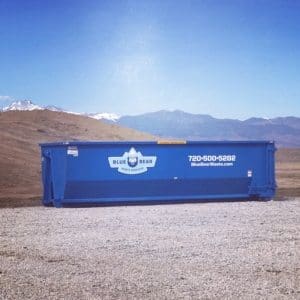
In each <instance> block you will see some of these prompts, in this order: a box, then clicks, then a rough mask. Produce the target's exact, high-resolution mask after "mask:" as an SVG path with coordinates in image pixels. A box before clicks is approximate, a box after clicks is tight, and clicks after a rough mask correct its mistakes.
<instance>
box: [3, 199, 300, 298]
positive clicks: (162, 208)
mask: <svg viewBox="0 0 300 300" xmlns="http://www.w3.org/2000/svg"><path fill="white" fill-rule="evenodd" d="M0 245H1V247H0V293H1V294H0V298H1V299H224V298H230V299H238V298H242V299H259V298H261V299H300V198H297V199H296V198H294V199H290V200H286V201H269V202H228V203H224V202H223V203H199V204H176V205H152V206H151V205H149V206H120V207H93V208H63V209H56V208H46V207H42V206H32V207H16V208H2V209H0Z"/></svg>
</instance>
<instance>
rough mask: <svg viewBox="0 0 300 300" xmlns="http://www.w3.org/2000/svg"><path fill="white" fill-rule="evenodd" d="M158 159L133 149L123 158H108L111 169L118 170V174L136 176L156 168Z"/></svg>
mask: <svg viewBox="0 0 300 300" xmlns="http://www.w3.org/2000/svg"><path fill="white" fill-rule="evenodd" d="M156 159H157V157H156V156H143V155H142V153H141V152H139V151H136V150H135V149H134V148H133V147H132V148H131V149H130V150H129V151H128V152H125V153H124V154H123V155H122V156H111V157H108V162H109V165H110V167H111V168H116V169H118V172H120V173H123V174H129V175H134V174H140V173H144V172H147V171H148V168H153V167H155V163H156Z"/></svg>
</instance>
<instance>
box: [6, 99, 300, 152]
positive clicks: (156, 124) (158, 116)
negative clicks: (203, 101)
mask: <svg viewBox="0 0 300 300" xmlns="http://www.w3.org/2000/svg"><path fill="white" fill-rule="evenodd" d="M43 109H47V110H52V111H63V112H67V113H70V114H77V115H83V116H87V117H90V118H94V119H97V120H104V121H106V122H109V123H111V122H113V123H115V124H118V125H121V126H123V127H129V128H133V129H136V130H139V131H143V132H147V133H150V134H153V135H155V136H158V137H162V138H176V139H185V140H275V141H276V144H277V145H278V146H279V147H292V148H297V147H300V118H299V117H292V116H290V117H278V118H272V119H265V118H255V117H253V118H250V119H247V120H244V121H241V120H237V119H218V118H214V117H212V116H210V115H206V114H191V113H187V112H184V111H180V110H175V111H167V110H161V111H157V112H151V113H145V114H140V115H136V116H118V115H117V114H114V113H74V112H69V111H64V110H63V109H61V108H58V107H55V106H45V107H42V106H38V105H36V104H34V103H32V102H31V101H30V100H23V101H16V102H13V103H12V104H11V105H9V106H8V107H5V108H3V110H2V111H3V112H5V111H11V110H43Z"/></svg>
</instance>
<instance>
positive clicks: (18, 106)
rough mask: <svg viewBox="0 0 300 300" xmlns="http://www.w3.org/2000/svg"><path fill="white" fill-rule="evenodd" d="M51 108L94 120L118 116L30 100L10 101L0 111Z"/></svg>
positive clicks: (107, 119) (110, 119)
mask: <svg viewBox="0 0 300 300" xmlns="http://www.w3.org/2000/svg"><path fill="white" fill-rule="evenodd" d="M45 109H47V110H51V111H57V112H65V113H68V114H73V115H82V116H87V117H89V118H93V119H96V120H106V121H110V122H117V120H118V119H119V118H120V117H119V116H118V115H116V114H114V113H105V112H104V113H78V112H72V111H67V110H64V109H62V108H60V107H57V106H54V105H47V106H39V105H36V104H34V103H33V102H32V101H31V100H18V101H14V102H12V103H11V104H10V105H8V106H6V107H4V108H3V109H2V110H1V109H0V111H2V112H6V111H13V110H30V111H31V110H45Z"/></svg>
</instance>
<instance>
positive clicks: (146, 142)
mask: <svg viewBox="0 0 300 300" xmlns="http://www.w3.org/2000/svg"><path fill="white" fill-rule="evenodd" d="M274 143H275V142H274V141H272V140H250V141H232V140H224V141H178V140H176V141H172V140H169V141H165V140H164V141H160V140H158V141H62V142H49V143H39V145H40V146H41V147H43V146H77V145H128V144H135V145H137V144H138V145H155V144H159V145H185V144H274Z"/></svg>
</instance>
